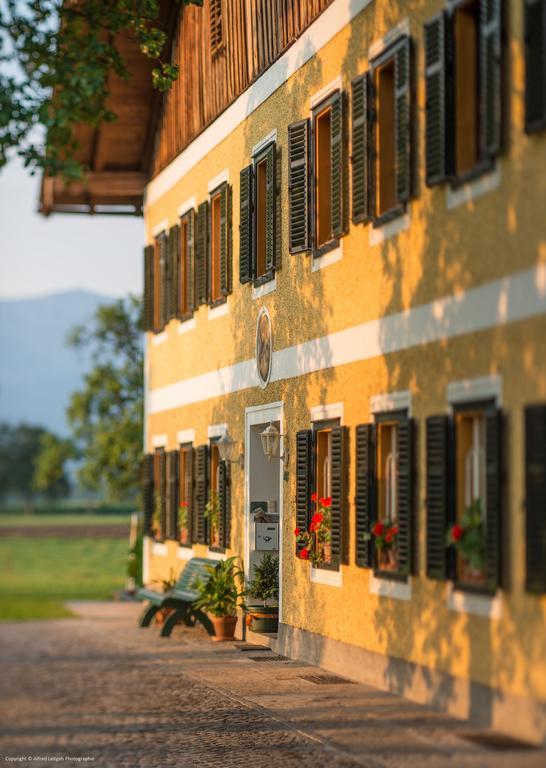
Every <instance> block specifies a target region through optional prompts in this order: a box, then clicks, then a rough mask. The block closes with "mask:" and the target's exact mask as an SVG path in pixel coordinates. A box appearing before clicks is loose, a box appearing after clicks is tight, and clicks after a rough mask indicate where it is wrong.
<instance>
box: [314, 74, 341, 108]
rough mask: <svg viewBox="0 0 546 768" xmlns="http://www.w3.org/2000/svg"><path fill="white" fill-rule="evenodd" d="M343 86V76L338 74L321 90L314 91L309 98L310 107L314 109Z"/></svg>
mask: <svg viewBox="0 0 546 768" xmlns="http://www.w3.org/2000/svg"><path fill="white" fill-rule="evenodd" d="M342 88H343V78H342V77H341V75H338V76H337V77H336V78H334V79H333V80H332V81H331V82H330V83H328V85H325V86H324V87H323V88H321V89H320V91H317V92H316V93H314V94H313V95H312V96H311V98H310V99H309V109H314V108H315V107H316V106H317V105H318V104H320V103H321V102H322V101H324V100H325V99H327V98H328V96H330V95H331V94H332V93H334V92H335V91H341V89H342Z"/></svg>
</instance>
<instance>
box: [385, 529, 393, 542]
mask: <svg viewBox="0 0 546 768" xmlns="http://www.w3.org/2000/svg"><path fill="white" fill-rule="evenodd" d="M392 536H393V533H392V528H390V529H389V530H388V531H387V533H386V534H385V541H386V542H387V544H390V543H391V541H392Z"/></svg>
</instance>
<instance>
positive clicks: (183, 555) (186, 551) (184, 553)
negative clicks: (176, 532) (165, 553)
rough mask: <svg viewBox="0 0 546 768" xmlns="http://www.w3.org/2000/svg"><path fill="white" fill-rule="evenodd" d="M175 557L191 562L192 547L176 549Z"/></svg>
mask: <svg viewBox="0 0 546 768" xmlns="http://www.w3.org/2000/svg"><path fill="white" fill-rule="evenodd" d="M176 556H177V557H178V559H179V560H191V559H192V557H193V547H178V549H177V550H176Z"/></svg>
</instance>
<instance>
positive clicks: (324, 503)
mask: <svg viewBox="0 0 546 768" xmlns="http://www.w3.org/2000/svg"><path fill="white" fill-rule="evenodd" d="M322 506H323V507H331V506H332V497H331V496H327V497H326V498H325V499H322Z"/></svg>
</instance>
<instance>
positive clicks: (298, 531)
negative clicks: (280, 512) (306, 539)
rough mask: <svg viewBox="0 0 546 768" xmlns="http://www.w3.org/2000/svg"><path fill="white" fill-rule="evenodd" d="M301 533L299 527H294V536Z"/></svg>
mask: <svg viewBox="0 0 546 768" xmlns="http://www.w3.org/2000/svg"><path fill="white" fill-rule="evenodd" d="M300 533H301V531H300V529H299V528H294V536H299V535H300Z"/></svg>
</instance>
